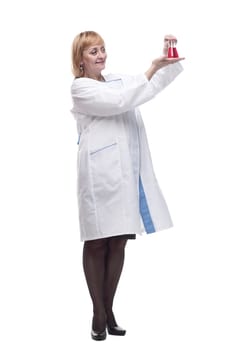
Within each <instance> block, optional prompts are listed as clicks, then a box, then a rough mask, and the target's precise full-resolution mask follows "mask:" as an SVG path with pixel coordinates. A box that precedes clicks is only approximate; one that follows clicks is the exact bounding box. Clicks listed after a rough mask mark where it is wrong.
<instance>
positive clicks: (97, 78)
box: [84, 74, 105, 81]
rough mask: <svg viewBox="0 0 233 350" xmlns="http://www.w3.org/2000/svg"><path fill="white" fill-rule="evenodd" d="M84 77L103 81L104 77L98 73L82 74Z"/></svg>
mask: <svg viewBox="0 0 233 350" xmlns="http://www.w3.org/2000/svg"><path fill="white" fill-rule="evenodd" d="M84 77H86V78H90V79H94V80H98V81H105V79H104V77H103V76H102V75H101V74H100V75H98V76H96V75H93V74H84Z"/></svg>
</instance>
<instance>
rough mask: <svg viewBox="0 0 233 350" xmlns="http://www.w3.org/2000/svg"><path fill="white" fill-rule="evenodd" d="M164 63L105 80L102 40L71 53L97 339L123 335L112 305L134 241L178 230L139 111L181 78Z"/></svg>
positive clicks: (86, 41) (91, 36)
mask: <svg viewBox="0 0 233 350" xmlns="http://www.w3.org/2000/svg"><path fill="white" fill-rule="evenodd" d="M171 40H173V41H174V42H176V41H177V39H176V38H175V37H174V36H171V35H169V36H165V39H164V52H163V53H164V55H163V56H162V57H159V58H157V59H155V60H153V61H152V64H151V66H150V67H149V68H148V70H147V71H146V72H145V73H144V74H138V75H135V76H128V75H112V74H108V75H104V74H102V71H103V70H104V68H105V63H106V59H107V53H106V50H105V45H104V41H103V39H102V37H101V36H100V35H99V34H98V33H96V32H93V31H86V32H83V33H80V34H79V35H77V36H76V37H75V38H74V41H73V46H72V66H73V74H74V76H75V79H74V81H73V83H72V87H71V95H72V99H73V108H72V113H73V115H74V117H75V119H76V122H77V128H78V133H79V152H78V205H79V222H80V232H81V240H82V241H84V247H83V268H84V273H85V277H86V281H87V285H88V288H89V292H90V296H91V298H92V302H93V319H92V331H91V336H92V339H94V340H104V339H105V338H106V328H107V330H108V333H109V334H112V335H119V336H122V335H125V333H126V331H125V330H124V329H122V328H121V327H119V326H118V324H117V322H116V319H115V317H114V314H113V310H112V307H113V299H114V295H115V292H116V288H117V285H118V282H119V279H120V275H121V272H122V268H123V263H124V249H125V245H126V242H127V240H128V239H132V238H135V237H136V234H141V233H142V232H143V231H145V232H147V233H152V232H155V231H159V230H163V229H167V228H169V227H171V226H172V221H171V218H170V215H169V211H168V208H167V206H166V203H165V200H164V198H163V195H162V193H161V190H160V188H159V185H158V183H157V181H156V178H155V175H154V171H153V167H152V162H151V156H150V151H149V148H148V143H147V138H146V132H145V129H144V125H143V121H142V118H141V115H140V111H139V108H138V107H139V106H140V105H142V104H143V103H145V102H147V101H149V100H151V99H152V98H154V97H155V96H156V95H157V94H158V93H159V92H160V91H161V90H162V89H164V88H165V87H166V86H167V85H168V84H169V83H171V82H172V81H173V80H174V79H175V77H176V76H177V75H178V74H179V73H180V72H181V71H182V67H181V65H180V63H179V62H178V61H180V60H181V59H182V58H176V59H169V58H167V50H168V42H169V41H171Z"/></svg>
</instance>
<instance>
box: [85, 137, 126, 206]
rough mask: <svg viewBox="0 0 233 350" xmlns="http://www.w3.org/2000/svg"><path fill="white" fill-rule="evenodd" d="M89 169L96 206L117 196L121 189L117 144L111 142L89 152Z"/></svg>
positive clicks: (104, 203)
mask: <svg viewBox="0 0 233 350" xmlns="http://www.w3.org/2000/svg"><path fill="white" fill-rule="evenodd" d="M90 168H91V174H92V183H93V190H94V196H95V199H96V201H97V204H100V205H106V200H107V201H109V200H114V197H115V196H117V197H118V196H119V194H120V193H119V192H120V187H121V162H120V151H119V146H118V143H117V142H111V143H109V144H107V145H103V146H102V147H98V148H96V149H93V150H91V151H90Z"/></svg>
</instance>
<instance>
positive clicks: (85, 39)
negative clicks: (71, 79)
mask: <svg viewBox="0 0 233 350" xmlns="http://www.w3.org/2000/svg"><path fill="white" fill-rule="evenodd" d="M95 44H97V45H101V44H104V41H103V39H102V37H101V36H100V35H99V34H98V33H96V32H94V31H91V30H90V31H85V32H82V33H80V34H78V35H76V37H75V38H74V40H73V44H72V73H73V74H74V76H75V77H79V78H80V77H82V76H83V74H84V71H83V68H82V67H81V62H82V56H83V50H85V49H86V48H87V47H89V46H91V45H95Z"/></svg>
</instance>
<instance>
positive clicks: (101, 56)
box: [98, 50, 106, 58]
mask: <svg viewBox="0 0 233 350" xmlns="http://www.w3.org/2000/svg"><path fill="white" fill-rule="evenodd" d="M105 55H106V54H105V52H102V51H101V50H99V51H98V57H99V58H103V57H105Z"/></svg>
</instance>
